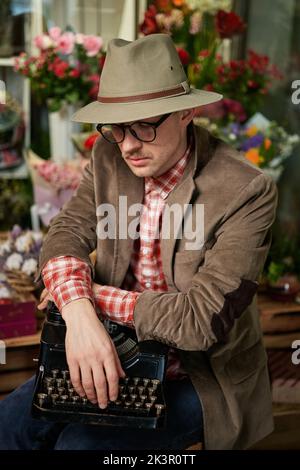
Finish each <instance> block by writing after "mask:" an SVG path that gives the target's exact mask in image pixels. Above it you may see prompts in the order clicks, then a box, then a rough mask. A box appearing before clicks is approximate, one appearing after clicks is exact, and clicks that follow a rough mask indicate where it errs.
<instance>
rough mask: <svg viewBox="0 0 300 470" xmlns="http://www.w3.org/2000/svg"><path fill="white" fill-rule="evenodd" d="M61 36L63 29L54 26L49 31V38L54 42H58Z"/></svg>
mask: <svg viewBox="0 0 300 470" xmlns="http://www.w3.org/2000/svg"><path fill="white" fill-rule="evenodd" d="M60 35H61V29H60V28H59V27H58V26H53V27H52V28H50V29H49V36H50V38H51V39H53V41H57V40H58V38H59V37H60Z"/></svg>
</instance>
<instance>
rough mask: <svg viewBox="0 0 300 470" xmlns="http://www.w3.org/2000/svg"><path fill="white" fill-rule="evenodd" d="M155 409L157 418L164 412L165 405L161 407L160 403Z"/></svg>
mask: <svg viewBox="0 0 300 470" xmlns="http://www.w3.org/2000/svg"><path fill="white" fill-rule="evenodd" d="M155 408H156V416H160V415H161V412H162V410H163V409H164V408H165V405H161V404H160V403H158V404H157V405H155Z"/></svg>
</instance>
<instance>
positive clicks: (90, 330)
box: [37, 144, 124, 407]
mask: <svg viewBox="0 0 300 470" xmlns="http://www.w3.org/2000/svg"><path fill="white" fill-rule="evenodd" d="M97 147H98V144H96V145H95V147H94V150H93V156H92V158H91V161H90V163H89V164H88V165H87V167H86V169H85V172H84V175H83V178H82V181H81V184H80V186H79V188H78V190H77V192H76V194H75V195H74V196H73V197H72V199H71V200H70V201H69V202H68V203H67V204H66V205H65V206H64V208H63V209H62V211H61V212H60V213H59V214H58V215H57V216H56V217H55V218H54V219H53V221H52V222H51V226H50V229H49V232H48V234H47V237H46V238H45V240H44V243H43V247H42V249H41V254H40V260H39V272H38V276H37V279H39V278H40V277H41V272H42V270H43V268H44V266H45V265H46V263H47V262H48V261H49V260H50V259H51V258H56V257H59V256H71V257H77V258H79V259H81V260H82V261H83V262H85V263H86V264H87V265H88V266H89V269H90V271H91V272H93V265H92V263H91V260H90V258H89V254H90V253H91V252H92V251H93V250H94V249H95V247H96V223H97V219H96V204H95V193H94V177H93V158H94V154H95V153H96V151H97ZM89 288H91V286H89ZM61 314H62V317H63V319H64V320H65V322H66V326H67V331H66V342H65V344H66V357H67V362H68V366H69V369H70V377H71V381H72V383H73V385H74V388H75V389H76V391H77V392H78V394H79V395H80V396H84V395H86V396H87V397H88V398H89V400H91V401H92V402H94V403H97V401H98V403H99V405H100V406H101V407H106V405H107V400H108V397H109V399H110V400H115V399H116V397H117V393H118V382H119V377H121V376H124V371H123V370H122V367H121V363H120V360H119V358H118V355H117V352H116V349H115V346H114V344H113V342H112V340H111V338H110V336H109V334H108V333H107V332H106V330H105V328H104V326H103V324H102V323H101V322H100V320H99V318H98V316H97V313H96V311H95V308H94V306H93V304H92V302H91V300H90V299H89V298H80V299H77V300H73V301H72V302H69V303H68V304H66V305H64V306H63V307H62V308H61Z"/></svg>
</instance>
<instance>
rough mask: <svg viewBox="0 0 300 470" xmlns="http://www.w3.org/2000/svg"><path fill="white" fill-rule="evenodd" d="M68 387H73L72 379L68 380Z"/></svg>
mask: <svg viewBox="0 0 300 470" xmlns="http://www.w3.org/2000/svg"><path fill="white" fill-rule="evenodd" d="M66 387H67V388H73V384H72V382H71V380H70V379H68V380H66Z"/></svg>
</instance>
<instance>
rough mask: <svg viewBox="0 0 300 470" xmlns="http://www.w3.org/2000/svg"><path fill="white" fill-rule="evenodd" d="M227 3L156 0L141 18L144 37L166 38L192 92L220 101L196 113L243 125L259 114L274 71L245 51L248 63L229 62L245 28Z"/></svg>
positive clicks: (259, 57)
mask: <svg viewBox="0 0 300 470" xmlns="http://www.w3.org/2000/svg"><path fill="white" fill-rule="evenodd" d="M232 4H233V2H231V1H229V0H219V1H218V0H217V1H209V0H157V1H155V2H153V3H152V4H151V5H150V6H149V8H148V10H147V11H146V13H145V18H144V22H143V23H142V24H141V26H140V31H141V32H142V33H143V34H152V33H162V32H163V33H168V34H170V35H171V36H172V39H173V41H174V42H175V44H176V45H177V50H178V54H179V56H180V58H181V61H182V64H183V66H184V68H185V70H186V72H187V76H188V79H189V81H190V83H191V85H192V86H195V87H196V88H203V89H207V90H209V91H216V92H217V93H221V94H223V95H224V98H225V99H224V100H222V101H221V102H218V103H215V104H213V105H210V106H207V107H201V108H199V113H201V115H204V114H205V115H206V113H213V116H211V117H213V118H214V119H218V120H222V123H223V124H225V123H227V122H228V121H230V120H234V121H236V120H237V121H239V122H244V121H246V120H247V119H248V118H249V117H251V116H252V115H253V114H254V113H255V112H256V111H258V110H259V108H260V106H261V103H262V100H263V98H264V96H265V95H266V94H267V93H268V90H269V87H270V85H271V83H272V82H273V80H274V79H279V78H281V74H280V72H279V71H278V69H277V68H276V67H275V66H274V65H272V64H270V62H269V59H268V57H267V56H265V55H260V54H257V53H256V52H255V51H252V50H249V51H248V56H247V58H246V59H242V60H230V50H229V49H230V41H231V40H232V38H233V36H235V35H239V34H241V33H243V32H244V31H245V28H246V24H245V23H244V22H243V20H242V19H241V18H240V17H239V16H238V15H237V14H236V13H234V12H233V11H231V8H232Z"/></svg>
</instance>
